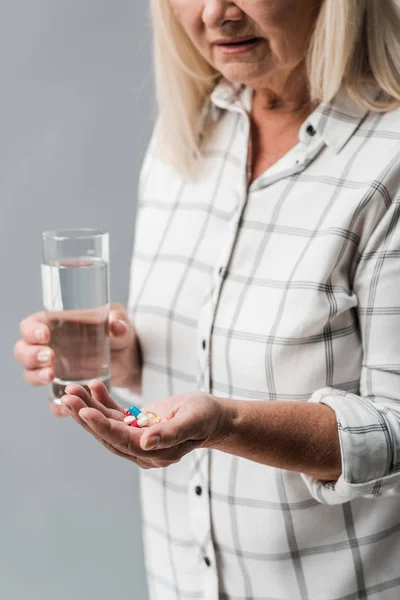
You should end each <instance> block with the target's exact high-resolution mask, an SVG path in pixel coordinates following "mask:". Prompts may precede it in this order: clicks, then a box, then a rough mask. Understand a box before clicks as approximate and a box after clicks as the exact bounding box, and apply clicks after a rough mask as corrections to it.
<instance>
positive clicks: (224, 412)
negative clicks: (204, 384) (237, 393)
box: [208, 396, 239, 450]
mask: <svg viewBox="0 0 400 600" xmlns="http://www.w3.org/2000/svg"><path fill="white" fill-rule="evenodd" d="M213 399H214V400H215V402H216V403H217V406H218V415H219V417H218V420H217V426H216V428H215V432H214V435H213V436H212V438H211V439H210V443H209V445H208V446H209V447H210V448H213V449H214V450H223V449H224V447H225V445H227V444H229V442H232V440H233V437H234V434H235V429H236V424H237V422H238V420H239V404H238V402H237V401H236V400H232V399H230V398H219V397H217V396H213Z"/></svg>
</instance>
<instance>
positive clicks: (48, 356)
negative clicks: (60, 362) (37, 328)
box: [14, 339, 55, 369]
mask: <svg viewBox="0 0 400 600" xmlns="http://www.w3.org/2000/svg"><path fill="white" fill-rule="evenodd" d="M14 358H15V360H16V361H17V362H19V363H20V364H21V365H22V366H24V367H25V368H26V369H42V368H43V367H49V366H50V365H52V364H53V362H54V358H55V355H54V351H53V350H52V349H51V348H49V347H48V346H38V345H36V346H35V345H32V344H28V343H27V342H26V341H25V340H23V339H20V340H18V342H17V343H16V344H15V346H14Z"/></svg>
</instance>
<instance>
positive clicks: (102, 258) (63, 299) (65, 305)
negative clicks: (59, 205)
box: [41, 229, 111, 404]
mask: <svg viewBox="0 0 400 600" xmlns="http://www.w3.org/2000/svg"><path fill="white" fill-rule="evenodd" d="M41 268H42V290H43V306H44V309H45V312H46V317H47V322H48V326H49V328H50V333H51V340H50V344H49V345H50V347H51V348H52V349H53V350H54V353H55V363H54V365H53V368H54V380H53V382H52V383H51V384H50V399H51V400H52V401H53V402H54V403H55V404H60V398H61V397H62V396H63V395H64V394H65V386H67V385H68V384H69V383H78V384H80V385H83V386H85V387H86V389H87V390H88V391H89V392H90V390H89V388H88V387H87V384H88V383H89V381H90V380H91V379H100V380H101V381H103V383H104V384H105V385H106V386H107V388H108V389H110V382H111V369H110V364H111V362H110V342H109V331H108V315H109V310H110V272H109V233H108V232H107V231H104V230H98V229H64V230H61V229H60V230H56V231H45V232H43V233H42V265H41Z"/></svg>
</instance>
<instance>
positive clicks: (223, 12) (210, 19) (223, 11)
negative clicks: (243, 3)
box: [203, 0, 243, 27]
mask: <svg viewBox="0 0 400 600" xmlns="http://www.w3.org/2000/svg"><path fill="white" fill-rule="evenodd" d="M242 18H243V13H242V11H241V9H240V8H239V7H238V6H237V5H236V4H235V3H233V2H227V0H205V1H204V10H203V22H204V24H205V25H207V26H208V27H220V26H221V25H223V24H224V23H226V22H229V21H240V20H241V19H242Z"/></svg>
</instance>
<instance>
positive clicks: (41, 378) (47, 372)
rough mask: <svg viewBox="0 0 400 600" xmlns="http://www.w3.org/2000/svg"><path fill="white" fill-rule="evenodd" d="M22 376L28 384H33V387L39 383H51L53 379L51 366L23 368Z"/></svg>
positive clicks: (39, 384)
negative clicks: (31, 368)
mask: <svg viewBox="0 0 400 600" xmlns="http://www.w3.org/2000/svg"><path fill="white" fill-rule="evenodd" d="M23 377H24V379H25V381H26V382H27V383H29V385H33V386H34V387H39V386H41V385H46V384H48V383H51V382H52V381H53V379H54V370H53V369H52V368H51V367H46V368H44V369H33V370H31V371H30V370H28V369H25V371H24V372H23Z"/></svg>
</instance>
